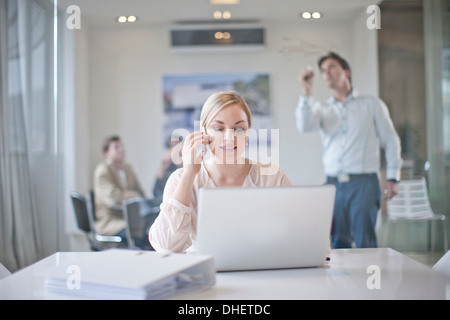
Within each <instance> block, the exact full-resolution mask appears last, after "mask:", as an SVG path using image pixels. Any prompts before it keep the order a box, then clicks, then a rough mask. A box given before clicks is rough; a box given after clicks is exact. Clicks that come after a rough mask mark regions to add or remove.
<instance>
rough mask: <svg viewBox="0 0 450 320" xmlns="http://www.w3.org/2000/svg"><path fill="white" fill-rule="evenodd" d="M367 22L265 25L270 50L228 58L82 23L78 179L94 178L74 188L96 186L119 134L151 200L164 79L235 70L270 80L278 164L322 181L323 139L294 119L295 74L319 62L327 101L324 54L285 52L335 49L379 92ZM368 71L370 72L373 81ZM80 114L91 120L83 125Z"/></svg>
mask: <svg viewBox="0 0 450 320" xmlns="http://www.w3.org/2000/svg"><path fill="white" fill-rule="evenodd" d="M365 17H366V15H365V12H361V13H360V14H359V15H356V16H355V20H354V21H343V22H333V24H331V25H330V24H327V25H326V26H324V25H323V24H319V23H314V22H313V23H309V22H304V21H299V23H298V24H296V25H283V24H281V23H279V24H275V23H272V24H266V25H265V27H266V42H267V46H266V49H264V50H262V51H256V52H254V51H249V52H226V53H218V52H214V53H211V52H210V53H205V52H198V53H175V52H172V51H171V50H170V48H169V44H170V39H169V27H170V26H145V25H141V26H140V25H139V24H136V25H135V26H132V27H130V26H126V27H123V28H122V26H118V27H117V28H99V27H97V28H89V26H86V24H84V32H85V36H86V39H85V40H86V41H81V42H80V41H78V42H77V47H76V48H75V60H76V61H78V62H80V61H85V63H86V65H88V66H89V68H88V69H89V70H88V72H87V71H86V69H83V68H81V69H79V70H78V71H77V72H78V76H77V77H76V81H77V83H78V85H81V87H83V86H84V87H85V89H84V90H81V91H78V93H77V94H79V95H81V96H82V97H78V100H81V101H85V102H86V105H87V106H84V103H82V106H81V108H85V109H82V111H81V114H80V115H78V116H77V121H82V122H84V123H86V124H87V126H86V127H84V126H83V127H82V128H80V127H77V128H76V132H75V134H76V148H77V151H79V152H83V156H77V158H76V165H75V166H74V170H75V173H76V175H77V176H78V175H79V176H81V177H85V176H86V174H87V175H88V177H89V179H90V180H89V186H88V185H87V182H86V179H85V178H83V179H81V181H78V180H77V181H76V184H75V185H74V188H75V189H76V188H81V189H86V188H90V187H91V186H92V178H91V177H92V175H93V171H94V168H95V166H96V164H97V163H98V162H99V161H101V160H102V153H101V144H102V141H103V138H104V137H105V136H107V135H109V134H113V133H114V134H115V133H117V134H119V135H121V137H122V139H123V141H124V143H125V147H126V151H127V157H128V160H129V161H130V162H131V163H132V165H133V166H134V168H135V171H136V172H137V174H138V175H139V178H140V180H141V183H142V185H143V187H144V189H145V191H146V192H147V195H150V190H151V188H152V186H153V182H154V179H155V176H156V172H157V170H158V165H159V160H160V158H161V157H162V156H163V152H164V150H163V146H162V143H161V140H162V138H161V131H162V123H163V98H162V87H161V80H162V76H163V75H165V74H186V73H187V74H189V73H233V72H263V73H268V74H269V75H270V84H271V106H272V112H273V118H274V125H275V128H279V129H280V165H281V167H282V168H283V169H284V170H285V171H286V172H287V174H288V175H289V176H290V178H291V180H292V181H293V182H294V183H295V184H320V183H322V182H323V181H324V175H323V170H322V162H321V155H322V146H321V141H320V136H319V135H318V134H299V133H298V132H297V130H296V127H295V119H294V110H295V108H296V105H297V101H298V96H299V93H300V85H299V83H298V81H297V76H298V73H299V71H300V69H301V68H303V67H304V66H306V65H307V64H308V63H312V64H313V67H314V70H315V72H316V81H315V93H316V96H317V97H318V98H321V99H326V98H327V97H328V96H329V91H328V90H327V89H326V88H325V87H324V86H323V84H322V82H321V80H320V76H319V73H318V70H317V65H316V64H317V58H318V57H319V56H320V53H317V54H313V55H310V56H307V55H304V54H301V53H299V52H292V53H291V54H289V55H285V54H283V53H282V52H281V50H282V49H283V47H284V46H286V45H292V44H293V42H291V41H286V40H284V39H285V38H290V39H303V40H305V41H308V42H310V43H313V44H315V45H317V46H320V47H323V48H325V49H333V50H335V51H337V52H339V53H340V54H342V55H343V56H344V57H346V58H348V60H349V63H350V65H351V66H352V69H353V73H354V85H355V87H358V82H359V81H361V82H362V84H363V86H362V90H360V91H363V92H369V93H377V92H378V77H377V72H376V69H377V68H376V67H374V66H377V53H376V34H375V35H374V34H373V33H372V34H369V35H367V29H365V28H366V27H365ZM373 32H374V31H373ZM81 38H82V39H84V36H82V37H81ZM294 51H295V50H294ZM353 60H355V64H354V65H352V62H353ZM367 65H370V66H371V67H370V68H369V69H370V72H369V74H368V76H366V75H367V74H366V73H367V71H366V66H367ZM80 67H81V66H80ZM83 70H85V71H86V73H85V71H83ZM86 86H87V88H86ZM83 106H84V107H83ZM79 107H80V106H75V108H79ZM81 115H83V116H84V117H85V118H84V119H80V117H81ZM86 159H88V163H86ZM70 214H72V213H70Z"/></svg>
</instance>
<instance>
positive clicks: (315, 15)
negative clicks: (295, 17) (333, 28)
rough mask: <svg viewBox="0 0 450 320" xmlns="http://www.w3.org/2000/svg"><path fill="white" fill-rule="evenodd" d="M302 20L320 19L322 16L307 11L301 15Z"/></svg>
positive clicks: (316, 12) (318, 13)
mask: <svg viewBox="0 0 450 320" xmlns="http://www.w3.org/2000/svg"><path fill="white" fill-rule="evenodd" d="M300 16H301V17H302V18H303V19H311V18H313V19H320V18H321V17H322V14H321V13H320V12H318V11H315V12H313V13H311V12H308V11H304V12H302V13H301V15H300Z"/></svg>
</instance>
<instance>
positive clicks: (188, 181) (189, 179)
mask: <svg viewBox="0 0 450 320" xmlns="http://www.w3.org/2000/svg"><path fill="white" fill-rule="evenodd" d="M209 140H210V139H209V136H207V135H205V134H203V133H202V132H194V133H191V134H190V135H188V136H187V137H186V139H185V141H184V145H183V149H182V150H181V156H182V158H183V173H182V175H181V177H180V180H179V181H178V185H177V187H176V189H175V192H174V193H173V195H172V197H173V198H174V199H176V200H177V201H179V202H181V203H182V204H184V205H185V206H189V205H190V203H191V195H192V185H193V183H194V179H195V176H196V175H197V173H198V172H199V171H200V168H201V166H202V161H203V148H202V151H200V152H198V151H197V149H198V147H200V146H201V145H204V144H205V145H206V144H209V143H210V141H209Z"/></svg>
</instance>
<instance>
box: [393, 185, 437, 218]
mask: <svg viewBox="0 0 450 320" xmlns="http://www.w3.org/2000/svg"><path fill="white" fill-rule="evenodd" d="M386 207H387V214H388V216H391V217H394V218H409V219H414V218H416V219H417V218H426V217H430V216H432V215H433V210H432V209H431V206H430V201H429V199H428V190H427V184H426V181H425V178H422V179H413V180H402V181H401V182H400V183H399V185H398V194H397V195H396V196H395V197H394V198H393V199H390V200H388V201H387V202H386Z"/></svg>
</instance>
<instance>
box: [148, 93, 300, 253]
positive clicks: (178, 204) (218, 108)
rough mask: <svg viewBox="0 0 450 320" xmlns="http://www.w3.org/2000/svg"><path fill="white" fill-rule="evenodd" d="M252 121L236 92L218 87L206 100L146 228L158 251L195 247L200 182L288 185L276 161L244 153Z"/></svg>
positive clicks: (208, 185) (204, 184) (206, 184)
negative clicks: (266, 161) (207, 154)
mask: <svg viewBox="0 0 450 320" xmlns="http://www.w3.org/2000/svg"><path fill="white" fill-rule="evenodd" d="M251 124H252V115H251V112H250V109H249V107H248V105H247V103H246V102H245V101H244V100H243V99H242V97H240V96H239V95H238V94H237V93H235V92H219V93H216V94H213V95H212V96H210V97H209V98H208V100H207V101H206V102H205V104H204V105H203V108H202V112H201V116H200V125H201V127H202V132H194V133H192V134H190V135H189V136H187V137H186V139H185V141H184V145H183V149H182V157H183V168H180V169H177V170H176V171H174V172H173V173H172V174H171V176H170V177H169V180H168V181H167V184H166V187H165V189H164V197H163V203H162V204H161V212H160V214H159V216H158V218H157V219H156V220H155V222H154V223H153V225H152V227H151V228H150V232H149V240H150V243H151V245H152V247H153V248H155V250H156V251H167V250H168V251H172V252H184V251H186V250H188V249H189V251H191V250H195V241H196V237H197V203H198V202H197V201H198V193H199V189H200V188H216V187H222V186H242V187H269V186H290V185H292V183H291V181H290V180H289V178H288V177H287V175H286V174H285V173H284V172H283V171H282V170H281V169H280V168H278V166H276V165H274V164H272V165H271V166H270V165H269V167H270V170H267V165H263V164H261V163H259V162H252V161H250V160H249V159H246V158H243V157H242V153H243V152H244V151H245V147H246V144H247V141H248V130H249V129H250V127H251ZM204 145H209V148H210V150H211V156H210V157H209V158H208V159H203V152H199V153H198V152H197V149H198V148H200V147H201V148H202V149H203V147H204ZM265 169H266V170H267V171H266V170H265Z"/></svg>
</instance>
